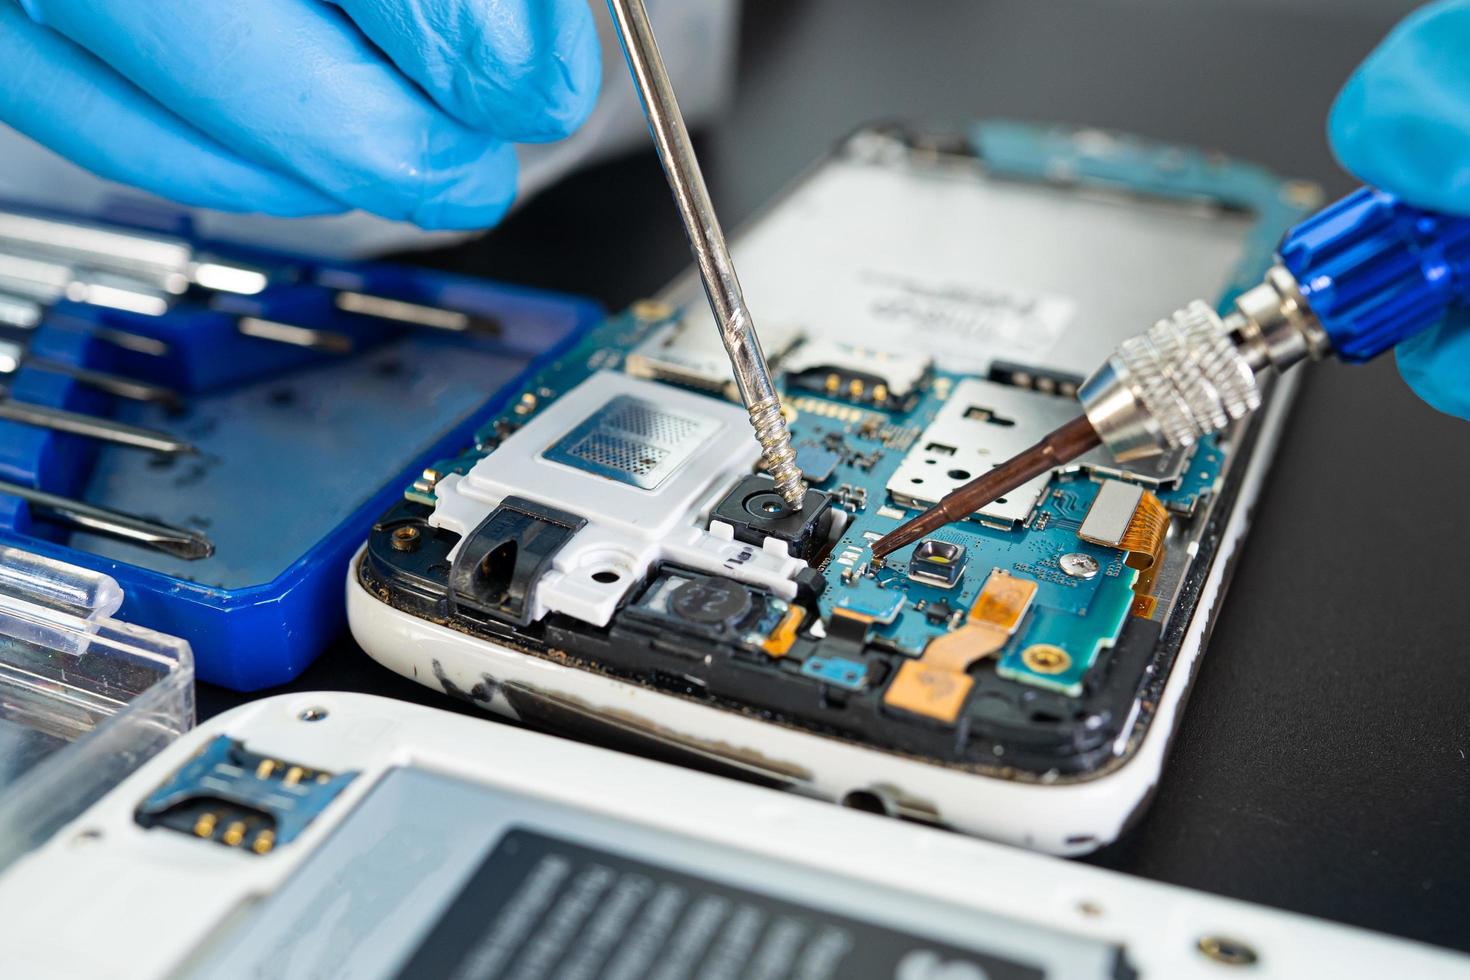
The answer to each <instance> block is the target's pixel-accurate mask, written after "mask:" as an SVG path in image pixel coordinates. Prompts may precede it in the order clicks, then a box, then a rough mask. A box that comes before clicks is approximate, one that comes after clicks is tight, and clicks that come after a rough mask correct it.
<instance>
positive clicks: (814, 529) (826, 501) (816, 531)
mask: <svg viewBox="0 0 1470 980" xmlns="http://www.w3.org/2000/svg"><path fill="white" fill-rule="evenodd" d="M835 516H836V515H835V513H834V511H833V507H832V495H831V494H827V493H823V492H822V491H820V490H808V491H807V492H806V499H805V501H804V502H803V504H802V508H801V510H799V511H798V510H794V509H793V508H792V507H791V506H790V505H789V504H787V503H786V501H785V500H784V499H782V497H781V495H780V494H779V493H777V492H776V486H775V484H774V483H773V482H772V480H771V478H770V477H768V476H765V475H762V474H752V475H751V476H747V477H745V478H744V479H743V480H741V481H740V482H739V483H738V484H736V486H735V489H734V490H731V491H730V492H729V493H728V494H726V495H725V499H723V500H721V501H720V502H719V504H718V505H717V506H716V507H715V509H714V513H712V514H711V515H710V527H711V529H715V528H716V526H717V525H724V526H726V527H728V528H729V529H730V532H731V533H733V535H734V538H735V540H736V541H744V542H746V543H747V544H753V545H761V546H763V545H764V544H765V542H766V539H767V538H776V539H777V540H779V541H784V542H785V543H786V547H787V550H788V551H789V552H790V553H791V555H792V557H795V558H801V559H803V560H805V559H807V558H810V557H811V555H812V554H814V553H815V552H816V551H817V550H819V549H820V548H821V546H822V545H823V544H824V543H825V542H826V541H827V536H828V533H829V532H830V531H831V529H832V522H833V520H834V519H835Z"/></svg>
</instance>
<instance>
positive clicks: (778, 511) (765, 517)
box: [745, 490, 791, 521]
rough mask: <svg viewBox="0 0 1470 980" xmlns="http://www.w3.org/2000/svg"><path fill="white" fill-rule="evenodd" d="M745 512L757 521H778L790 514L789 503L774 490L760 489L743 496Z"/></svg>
mask: <svg viewBox="0 0 1470 980" xmlns="http://www.w3.org/2000/svg"><path fill="white" fill-rule="evenodd" d="M745 512H746V513H747V514H749V515H750V516H751V517H754V518H755V519H756V520H758V521H779V520H781V519H782V518H783V517H790V516H791V505H790V504H788V503H787V502H786V501H785V500H784V499H783V498H782V496H781V495H780V494H779V493H776V492H775V491H774V490H761V491H759V492H757V493H753V494H751V495H750V496H749V497H746V498H745Z"/></svg>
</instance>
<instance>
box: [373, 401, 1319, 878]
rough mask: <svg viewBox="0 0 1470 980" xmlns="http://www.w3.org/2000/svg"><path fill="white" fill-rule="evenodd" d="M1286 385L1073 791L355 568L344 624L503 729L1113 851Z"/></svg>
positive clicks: (1258, 472)
mask: <svg viewBox="0 0 1470 980" xmlns="http://www.w3.org/2000/svg"><path fill="white" fill-rule="evenodd" d="M1294 380H1295V379H1294V378H1293V377H1288V378H1287V379H1286V381H1287V383H1286V384H1284V385H1282V386H1280V388H1279V389H1278V391H1277V392H1276V395H1275V397H1274V399H1273V401H1272V403H1271V407H1270V409H1269V410H1268V412H1267V414H1266V416H1265V418H1264V419H1263V420H1262V423H1263V424H1262V431H1261V434H1260V437H1259V441H1258V443H1257V445H1256V448H1255V452H1254V453H1253V455H1252V458H1251V460H1250V462H1249V468H1248V470H1247V471H1246V477H1245V482H1244V484H1243V485H1242V487H1241V490H1240V495H1239V497H1238V499H1237V501H1236V504H1235V508H1234V510H1233V512H1232V514H1231V516H1230V520H1229V523H1228V525H1227V527H1226V530H1225V533H1224V535H1223V538H1222V540H1221V542H1220V548H1219V552H1218V554H1217V557H1216V559H1215V562H1214V565H1213V567H1212V568H1211V570H1210V574H1209V577H1208V579H1207V580H1206V582H1205V585H1204V588H1203V589H1202V591H1201V594H1200V599H1199V602H1198V603H1197V604H1196V606H1195V613H1194V617H1193V619H1192V620H1191V622H1190V624H1189V627H1188V631H1187V633H1186V636H1185V639H1184V642H1183V645H1182V646H1181V649H1180V651H1179V655H1178V658H1177V660H1176V661H1175V663H1174V667H1173V669H1172V671H1171V672H1170V675H1169V681H1168V683H1167V685H1166V686H1165V688H1164V691H1163V695H1162V697H1161V698H1160V701H1159V705H1158V711H1157V713H1156V714H1155V716H1154V718H1153V719H1152V722H1151V723H1150V724H1149V725H1148V727H1147V730H1146V732H1145V733H1144V735H1143V739H1142V741H1141V742H1140V744H1139V745H1137V746H1136V747H1135V748H1134V750H1133V751H1132V753H1131V754H1130V755H1128V756H1127V757H1126V758H1125V760H1124V761H1123V763H1122V764H1121V765H1119V766H1117V767H1116V768H1113V769H1110V770H1108V771H1105V772H1103V773H1101V774H1099V775H1096V776H1092V777H1090V778H1087V779H1084V780H1080V781H1073V782H1067V783H1058V784H1054V785H1049V784H1046V783H1043V782H1021V781H1017V780H1008V779H998V778H994V777H990V776H984V775H977V774H975V773H970V772H964V771H961V770H958V769H952V768H948V767H944V766H939V765H934V764H931V763H928V762H923V761H919V760H916V759H912V758H909V757H906V756H902V755H899V754H897V753H892V752H884V751H881V750H878V749H874V748H869V747H866V746H863V745H859V744H857V743H854V742H849V741H845V740H840V739H836V738H831V737H827V736H823V735H817V734H813V733H810V732H804V731H801V730H798V729H796V728H791V727H788V726H783V725H776V724H772V723H770V722H766V721H762V720H759V719H757V718H754V717H751V716H747V715H742V714H737V713H735V712H732V711H725V710H721V709H718V708H713V707H709V706H707V705H704V704H700V703H698V702H696V701H692V700H687V699H684V698H680V697H676V696H674V695H671V694H664V693H661V692H659V691H654V690H650V689H648V688H645V687H640V686H638V685H635V684H630V683H626V682H624V681H620V680H617V679H615V678H611V677H607V676H604V675H602V674H594V673H591V672H589V671H585V670H579V669H577V668H574V667H566V666H563V665H561V664H558V663H556V662H554V661H551V660H545V659H542V658H540V657H533V656H529V655H527V654H525V653H521V652H519V651H516V650H512V649H510V648H507V647H504V646H500V645H497V644H495V643H492V642H489V641H487V640H485V639H481V638H479V637H474V636H470V635H469V634H467V633H462V632H459V631H457V630H453V629H450V628H448V627H445V626H440V625H438V624H436V623H432V622H429V621H428V620H425V619H420V618H419V617H417V616H413V615H411V614H409V613H406V612H403V611H402V610H399V609H395V608H393V607H392V606H390V605H388V604H387V603H385V602H382V601H380V600H379V599H378V598H377V597H376V596H373V595H370V594H369V593H368V592H367V590H365V589H364V588H363V587H362V585H361V584H360V583H359V582H358V579H357V574H356V563H357V559H354V561H353V568H352V569H351V570H349V572H348V575H347V618H348V622H349V624H350V625H351V628H352V634H353V636H354V637H355V638H356V639H357V642H358V643H359V644H360V645H361V646H362V648H363V649H364V650H366V651H367V653H368V654H369V655H370V656H371V657H372V658H373V659H374V660H377V661H378V662H379V663H382V664H383V665H385V666H387V667H390V668H392V669H393V670H394V671H397V672H398V673H400V674H402V675H404V676H405V677H409V678H412V679H415V680H420V681H423V680H426V679H432V680H431V681H430V682H431V683H432V682H433V681H434V680H437V682H438V683H439V684H440V685H445V682H446V681H447V682H448V685H447V686H448V687H449V688H450V689H454V690H458V691H463V692H471V691H474V692H483V693H484V695H485V696H484V698H483V700H481V701H480V702H479V703H480V704H481V705H482V706H483V707H485V708H486V709H488V710H490V711H493V712H496V713H498V714H502V715H505V716H507V717H511V718H514V717H516V711H515V708H514V707H513V706H512V704H511V702H510V701H509V700H507V698H506V696H505V693H504V688H505V687H506V686H507V685H514V686H518V687H521V688H525V689H527V690H529V691H532V692H535V693H536V694H539V695H543V696H546V697H550V698H552V699H558V700H562V701H565V702H566V703H567V704H568V705H569V706H574V707H575V708H576V709H577V710H579V711H583V712H590V713H592V714H595V715H599V716H602V717H605V718H608V719H615V720H617V721H618V722H619V723H621V724H624V725H626V726H628V727H629V728H630V729H633V730H637V731H639V732H642V733H643V734H644V736H645V737H646V738H649V739H657V740H659V741H663V742H666V743H670V744H671V745H673V746H675V747H678V748H683V749H687V750H689V751H691V752H694V753H697V754H699V755H703V756H707V757H710V758H712V759H717V760H721V761H724V762H728V763H729V764H731V765H733V766H738V767H743V768H747V769H749V770H750V771H751V773H752V775H754V776H756V777H758V778H768V779H775V780H778V781H782V782H785V783H786V784H787V785H788V786H789V787H790V788H791V789H793V790H795V791H797V792H801V793H805V794H808V795H811V796H816V797H819V798H822V799H826V800H831V801H833V802H841V801H844V800H852V799H854V798H855V797H854V794H858V795H859V796H860V797H861V798H863V799H865V800H877V801H879V802H881V803H882V804H883V805H884V806H885V808H887V809H888V810H889V811H890V812H892V813H893V814H894V815H903V816H909V817H913V818H917V819H923V820H928V821H932V822H935V823H939V824H942V825H944V826H947V827H951V828H953V829H955V830H959V831H963V832H964V833H967V834H974V835H976V836H979V837H987V838H990V839H992V840H998V841H1005V842H1007V843H1011V844H1019V845H1022V846H1024V847H1030V848H1035V849H1037V850H1041V851H1047V852H1050V853H1052V854H1064V855H1066V854H1071V855H1075V854H1085V853H1087V852H1089V851H1093V850H1096V849H1097V848H1099V847H1102V846H1103V845H1105V844H1109V843H1111V842H1112V841H1114V840H1115V839H1117V837H1118V835H1119V834H1121V833H1122V832H1123V830H1124V828H1125V827H1127V826H1128V824H1129V822H1130V820H1131V819H1132V818H1133V817H1134V816H1135V815H1136V814H1138V813H1139V812H1140V811H1141V810H1142V808H1143V806H1144V804H1145V803H1146V802H1147V800H1148V798H1149V796H1150V795H1151V794H1152V792H1153V789H1154V786H1155V785H1157V783H1158V781H1159V776H1160V773H1161V772H1162V770H1163V766H1164V759H1165V758H1166V756H1167V754H1168V748H1169V744H1170V742H1171V741H1172V739H1173V737H1174V733H1175V730H1176V728H1177V726H1178V723H1179V718H1180V713H1181V710H1182V709H1183V707H1184V703H1185V700H1186V699H1187V697H1188V694H1189V689H1190V685H1191V684H1192V683H1193V681H1194V676H1195V673H1196V669H1197V667H1198V661H1199V657H1200V654H1201V653H1202V652H1203V650H1204V645H1205V641H1206V639H1207V638H1208V636H1209V632H1210V627H1211V625H1212V624H1213V622H1214V617H1215V614H1216V612H1217V607H1218V604H1219V601H1220V599H1221V598H1222V595H1223V592H1224V587H1225V584H1226V582H1228V581H1229V577H1230V568H1231V565H1232V563H1233V560H1234V558H1235V553H1236V550H1237V549H1238V548H1239V547H1240V545H1241V544H1242V542H1243V539H1244V537H1245V533H1246V530H1247V528H1248V526H1249V519H1250V513H1251V510H1252V507H1253V505H1254V503H1255V499H1256V496H1257V494H1258V493H1259V491H1260V486H1261V481H1262V479H1263V478H1264V476H1265V473H1266V470H1267V469H1268V467H1269V463H1270V459H1271V457H1272V455H1273V453H1274V451H1275V446H1276V442H1277V439H1278V438H1279V435H1280V431H1281V425H1282V422H1283V420H1284V419H1285V416H1286V411H1287V406H1288V405H1289V403H1290V401H1291V395H1292V393H1293V391H1294V387H1295V385H1294ZM358 558H361V553H360V552H359V554H358ZM1128 734H1129V735H1130V736H1131V735H1132V732H1131V731H1130V732H1129V733H1128Z"/></svg>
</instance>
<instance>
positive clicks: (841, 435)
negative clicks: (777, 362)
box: [791, 374, 1222, 694]
mask: <svg viewBox="0 0 1470 980" xmlns="http://www.w3.org/2000/svg"><path fill="white" fill-rule="evenodd" d="M945 377H948V376H946V375H943V374H941V375H939V376H938V377H937V378H936V380H937V381H939V382H940V383H937V384H933V385H931V386H930V387H929V389H928V390H927V391H926V392H925V394H924V395H923V397H922V398H920V400H919V401H918V403H917V404H916V405H915V407H914V408H913V410H912V411H910V412H908V413H904V414H897V415H895V414H893V413H883V414H882V415H881V416H878V417H879V418H880V419H881V421H879V422H876V423H875V421H874V416H876V415H877V413H873V412H869V411H864V410H859V409H856V408H854V407H853V406H848V405H845V404H843V403H841V402H836V401H828V400H826V399H819V398H817V397H815V396H811V397H805V398H800V399H795V400H794V403H795V404H796V405H797V406H798V407H797V411H798V413H799V414H798V415H797V417H796V419H795V420H794V421H793V422H792V425H791V427H792V433H793V438H794V439H796V440H797V441H798V442H801V443H815V444H820V445H823V446H836V445H839V444H840V445H841V446H842V447H844V449H843V451H842V456H843V458H842V461H841V462H840V463H839V464H838V465H837V466H836V467H834V468H833V470H832V472H831V474H830V475H828V476H827V477H826V478H825V479H823V480H820V481H818V480H816V479H815V477H816V476H817V474H816V473H809V477H811V478H812V479H813V482H814V483H815V484H816V485H817V486H818V487H819V488H820V489H823V490H826V491H828V492H829V493H833V494H834V495H835V496H836V497H837V498H838V499H839V500H841V501H845V503H846V507H847V509H848V510H849V511H850V512H851V517H850V522H849V524H848V526H847V527H846V528H845V529H844V531H843V533H842V536H841V538H840V539H839V541H838V542H837V545H836V546H835V547H834V548H833V549H832V552H831V555H830V557H829V559H828V563H827V566H826V569H825V572H826V577H827V589H826V591H825V593H824V594H823V595H822V598H821V612H822V615H823V617H824V618H828V617H830V616H831V615H832V614H833V613H834V612H835V611H837V610H842V611H844V612H845V613H848V614H856V615H857V616H859V617H861V618H863V619H865V620H871V625H870V626H869V638H870V640H874V641H876V642H880V643H882V644H883V645H884V646H887V647H890V648H892V649H895V650H897V651H900V652H902V653H904V654H907V655H910V656H919V655H921V654H922V653H923V651H924V647H925V646H926V645H927V644H928V642H929V641H930V639H932V638H933V637H936V636H939V635H942V634H944V633H946V632H949V631H950V630H952V629H953V628H954V627H955V626H956V625H957V624H959V623H960V622H962V621H963V618H964V616H965V615H966V614H967V613H968V611H969V609H970V607H971V606H972V605H974V602H975V599H976V596H977V595H978V594H979V592H980V590H981V589H982V588H983V587H984V584H985V580H986V579H987V578H988V577H989V575H990V573H991V572H992V571H993V570H995V569H1002V570H1004V571H1006V572H1009V573H1010V574H1012V575H1016V576H1019V577H1022V578H1025V579H1030V580H1032V581H1035V582H1036V583H1037V593H1036V598H1035V600H1034V601H1033V603H1032V608H1031V611H1030V613H1029V614H1028V615H1027V617H1026V619H1025V621H1024V622H1023V623H1022V625H1021V627H1020V629H1019V630H1018V631H1017V633H1016V635H1015V636H1014V637H1013V638H1012V640H1011V641H1010V643H1009V644H1008V645H1007V646H1006V648H1005V649H1004V650H1003V651H1002V654H1001V657H1000V662H999V666H998V669H999V671H1000V673H1001V674H1002V676H1006V677H1010V678H1012V679H1015V680H1018V681H1022V682H1024V683H1031V684H1036V685H1038V686H1042V687H1047V688H1051V689H1054V690H1058V691H1062V692H1064V693H1067V694H1076V693H1078V692H1079V691H1080V690H1081V681H1082V677H1083V675H1085V674H1086V672H1087V670H1088V668H1089V667H1091V666H1092V664H1093V663H1094V662H1095V661H1096V659H1097V657H1098V656H1099V655H1100V654H1101V653H1102V652H1103V651H1104V650H1106V649H1107V648H1108V647H1109V646H1111V644H1112V643H1113V641H1114V640H1115V639H1116V637H1117V636H1118V634H1119V633H1120V632H1121V630H1122V628H1123V626H1124V624H1125V622H1126V620H1127V617H1128V615H1129V614H1130V611H1131V608H1132V606H1133V602H1134V599H1135V595H1134V592H1133V585H1134V583H1135V581H1136V580H1137V578H1138V574H1139V573H1138V572H1137V571H1136V570H1135V569H1133V568H1130V567H1129V566H1128V565H1126V564H1125V563H1124V559H1125V558H1126V554H1125V553H1124V552H1123V551H1120V550H1118V549H1115V548H1108V547H1104V546H1101V545H1096V544H1091V543H1089V542H1087V541H1083V540H1082V539H1081V538H1079V537H1078V530H1079V529H1080V527H1081V526H1082V521H1083V519H1084V518H1085V517H1086V516H1087V512H1088V510H1089V508H1091V506H1092V502H1093V499H1094V498H1095V497H1096V496H1097V492H1098V490H1099V488H1100V486H1101V484H1100V483H1098V482H1096V481H1094V480H1092V479H1090V478H1089V477H1088V476H1087V475H1085V474H1081V473H1078V474H1070V475H1058V476H1057V477H1055V478H1054V479H1053V481H1052V483H1051V485H1050V487H1049V488H1048V490H1047V492H1046V494H1045V496H1044V497H1043V498H1042V500H1041V501H1040V502H1039V504H1038V505H1037V507H1036V509H1035V510H1034V511H1033V512H1032V514H1031V517H1030V519H1029V520H1028V521H1027V522H1026V524H1025V525H1024V526H1021V527H1018V528H1015V529H1009V530H1008V529H1003V528H1000V527H992V526H989V525H986V524H981V523H979V522H978V521H965V522H962V523H959V524H953V525H950V526H949V527H946V528H944V529H943V530H941V531H939V532H937V533H935V534H934V535H932V536H931V537H932V538H934V539H937V540H940V541H946V542H949V543H952V544H956V545H959V546H961V547H963V548H964V549H965V552H964V568H963V570H962V572H961V573H960V576H959V581H958V582H957V583H956V584H955V585H954V586H953V587H950V588H944V587H942V586H940V585H936V584H930V583H928V582H919V581H915V580H913V579H912V578H910V576H909V565H910V561H911V559H912V557H913V553H914V549H915V548H917V547H919V545H918V544H915V545H910V546H908V547H906V548H902V549H900V550H899V551H897V552H894V553H893V554H892V555H890V556H888V558H887V559H886V561H885V562H884V564H883V565H882V566H881V567H878V568H876V569H874V568H871V567H870V564H869V563H870V559H871V557H872V552H871V550H870V545H871V544H872V542H873V541H874V540H876V539H877V538H878V537H880V536H882V535H884V534H886V533H888V532H889V531H891V530H893V529H894V528H896V527H897V526H898V525H899V524H901V523H903V522H904V521H905V520H906V519H908V518H909V517H912V516H913V515H914V514H915V513H916V512H915V511H913V510H909V509H903V508H899V507H896V506H894V505H893V503H892V501H891V500H889V499H888V496H887V492H886V490H885V487H886V485H887V483H888V480H889V478H890V477H891V476H892V475H893V472H894V470H895V469H897V468H898V466H899V464H900V462H901V461H902V459H903V456H904V454H905V452H906V451H907V448H908V446H910V445H912V443H913V442H914V441H915V439H916V438H917V434H918V432H920V431H921V430H922V429H923V428H924V426H926V425H928V423H929V422H930V421H931V420H932V419H933V418H934V416H935V415H936V414H937V413H938V411H939V409H940V407H941V406H942V404H943V398H942V392H944V391H945V390H946V389H947V388H948V387H949V386H947V385H945V384H943V383H942V382H943V379H944V378H945ZM951 380H958V379H957V378H951ZM803 409H805V411H803ZM1221 460H1222V455H1221V453H1220V452H1219V450H1218V448H1217V447H1216V446H1215V445H1214V443H1213V442H1211V443H1210V444H1209V445H1206V446H1201V447H1200V449H1199V451H1197V453H1196V455H1195V458H1194V459H1193V460H1191V463H1190V466H1189V467H1188V469H1187V470H1186V473H1185V475H1184V476H1183V477H1182V478H1181V479H1180V481H1179V483H1178V485H1177V486H1174V487H1171V488H1168V489H1163V488H1161V489H1159V490H1158V492H1157V495H1158V496H1159V498H1160V499H1161V500H1162V501H1164V503H1165V504H1166V505H1167V506H1170V507H1171V508H1173V509H1176V510H1178V511H1180V512H1189V511H1192V510H1193V509H1194V506H1195V504H1196V503H1197V502H1198V500H1199V499H1200V496H1201V494H1203V493H1206V492H1208V491H1209V490H1210V489H1211V488H1213V486H1214V485H1215V483H1216V482H1217V481H1218V479H1219V475H1220V464H1221ZM1064 555H1085V556H1087V557H1088V558H1091V559H1092V560H1093V561H1094V562H1095V563H1096V566H1097V572H1096V573H1095V574H1094V575H1093V576H1092V577H1091V578H1080V577H1074V576H1071V575H1068V574H1067V573H1066V572H1064V571H1063V570H1062V563H1061V559H1062V557H1063V556H1064ZM1035 646H1048V647H1055V648H1057V649H1059V650H1062V651H1064V652H1065V654H1066V656H1065V657H1061V658H1059V659H1060V661H1061V662H1060V663H1058V659H1053V660H1051V661H1046V662H1045V664H1044V666H1045V667H1046V670H1044V671H1043V670H1038V669H1033V667H1032V666H1031V665H1030V664H1029V663H1028V662H1027V660H1026V659H1025V658H1024V657H1023V655H1022V654H1023V651H1025V650H1027V649H1028V648H1031V647H1035Z"/></svg>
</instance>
